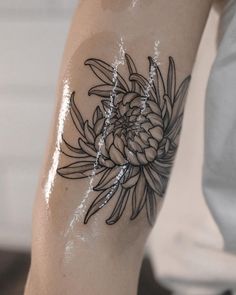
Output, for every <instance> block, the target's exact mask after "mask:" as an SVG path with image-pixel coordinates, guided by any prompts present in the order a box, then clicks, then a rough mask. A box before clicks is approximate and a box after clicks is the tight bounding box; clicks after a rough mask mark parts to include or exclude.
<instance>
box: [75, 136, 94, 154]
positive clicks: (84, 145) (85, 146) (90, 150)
mask: <svg viewBox="0 0 236 295" xmlns="http://www.w3.org/2000/svg"><path fill="white" fill-rule="evenodd" d="M79 145H80V147H81V149H82V150H83V151H84V152H85V153H87V154H88V155H90V156H93V157H96V156H97V153H96V151H95V150H94V149H93V148H92V147H91V146H89V145H88V144H87V143H85V142H84V141H83V139H81V138H80V139H79Z"/></svg>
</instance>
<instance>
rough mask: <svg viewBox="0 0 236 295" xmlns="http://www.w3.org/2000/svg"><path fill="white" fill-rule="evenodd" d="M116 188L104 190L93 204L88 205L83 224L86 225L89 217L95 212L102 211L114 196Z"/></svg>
mask: <svg viewBox="0 0 236 295" xmlns="http://www.w3.org/2000/svg"><path fill="white" fill-rule="evenodd" d="M117 188H118V187H117V186H114V187H113V188H112V189H110V190H104V191H102V192H101V193H100V194H99V195H98V196H97V198H96V199H95V200H94V201H93V203H92V204H91V205H90V207H89V209H88V211H87V213H86V215H85V218H84V223H85V224H86V223H88V221H89V219H90V217H91V216H92V215H93V214H95V213H96V212H97V211H99V210H100V209H102V208H103V207H104V206H105V205H106V204H107V203H108V202H109V201H110V199H111V198H112V197H113V196H114V194H115V193H116V191H117Z"/></svg>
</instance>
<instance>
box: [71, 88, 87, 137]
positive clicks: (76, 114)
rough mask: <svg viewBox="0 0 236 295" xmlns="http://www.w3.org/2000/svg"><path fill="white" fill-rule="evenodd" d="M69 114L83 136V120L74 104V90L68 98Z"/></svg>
mask: <svg viewBox="0 0 236 295" xmlns="http://www.w3.org/2000/svg"><path fill="white" fill-rule="evenodd" d="M70 114H71V118H72V121H73V123H74V125H75V127H76V129H77V130H78V131H79V133H80V134H81V135H82V136H83V135H84V120H83V117H82V115H81V113H80V111H79V109H78V108H77V106H76V104H75V92H73V93H72V94H71V98H70Z"/></svg>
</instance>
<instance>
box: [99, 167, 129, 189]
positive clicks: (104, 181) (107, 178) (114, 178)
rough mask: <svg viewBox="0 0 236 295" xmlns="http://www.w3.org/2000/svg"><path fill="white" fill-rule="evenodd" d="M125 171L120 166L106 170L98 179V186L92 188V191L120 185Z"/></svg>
mask: <svg viewBox="0 0 236 295" xmlns="http://www.w3.org/2000/svg"><path fill="white" fill-rule="evenodd" d="M126 170H127V169H124V168H123V167H120V166H118V167H117V166H115V167H113V168H111V169H107V171H106V173H104V175H103V177H102V178H101V179H100V181H99V182H98V184H97V185H96V186H95V187H94V190H96V191H100V190H105V189H108V188H111V187H112V186H114V185H117V184H119V183H120V181H121V179H122V177H123V176H124V174H125V172H126Z"/></svg>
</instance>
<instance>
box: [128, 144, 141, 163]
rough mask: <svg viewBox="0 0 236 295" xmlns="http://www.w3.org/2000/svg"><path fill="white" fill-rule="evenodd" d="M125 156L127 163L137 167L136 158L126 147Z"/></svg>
mask: <svg viewBox="0 0 236 295" xmlns="http://www.w3.org/2000/svg"><path fill="white" fill-rule="evenodd" d="M125 155H126V159H127V160H128V162H129V163H131V164H133V165H139V161H138V159H137V156H136V155H135V154H134V153H133V152H131V151H130V150H129V149H128V148H127V147H125Z"/></svg>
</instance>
